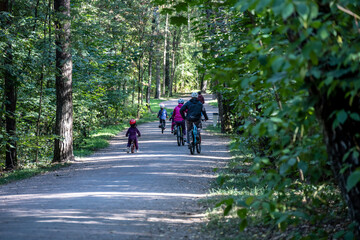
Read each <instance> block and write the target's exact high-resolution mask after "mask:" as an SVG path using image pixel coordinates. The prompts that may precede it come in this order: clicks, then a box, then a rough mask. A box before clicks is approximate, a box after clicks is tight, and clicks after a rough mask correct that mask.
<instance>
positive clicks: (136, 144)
mask: <svg viewBox="0 0 360 240" xmlns="http://www.w3.org/2000/svg"><path fill="white" fill-rule="evenodd" d="M134 141H135V148H136V150H139V143H138V140H137V138H135V140H134Z"/></svg>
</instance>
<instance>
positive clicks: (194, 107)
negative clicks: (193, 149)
mask: <svg viewBox="0 0 360 240" xmlns="http://www.w3.org/2000/svg"><path fill="white" fill-rule="evenodd" d="M186 110H187V114H186V116H185V111H186ZM180 114H181V116H182V118H183V119H185V120H186V129H187V139H190V133H191V130H192V128H193V123H195V125H196V127H197V128H199V129H200V128H201V127H202V126H201V125H202V124H201V114H203V116H204V117H205V121H206V120H209V118H208V116H207V114H206V111H205V108H204V105H203V104H202V103H201V102H200V101H199V100H198V93H197V92H193V93H192V94H191V99H190V101H187V102H186V103H185V104H184V105H183V106H182V107H181V109H180ZM199 140H200V141H201V139H199ZM187 143H188V146H189V147H190V141H187Z"/></svg>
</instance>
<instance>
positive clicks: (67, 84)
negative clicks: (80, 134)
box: [53, 0, 74, 162]
mask: <svg viewBox="0 0 360 240" xmlns="http://www.w3.org/2000/svg"><path fill="white" fill-rule="evenodd" d="M54 10H55V15H56V19H55V31H56V40H55V45H56V123H55V134H56V135H57V136H58V138H57V139H56V140H55V145H54V158H53V162H64V161H69V160H73V159H74V154H73V102H72V57H71V48H70V0H55V1H54Z"/></svg>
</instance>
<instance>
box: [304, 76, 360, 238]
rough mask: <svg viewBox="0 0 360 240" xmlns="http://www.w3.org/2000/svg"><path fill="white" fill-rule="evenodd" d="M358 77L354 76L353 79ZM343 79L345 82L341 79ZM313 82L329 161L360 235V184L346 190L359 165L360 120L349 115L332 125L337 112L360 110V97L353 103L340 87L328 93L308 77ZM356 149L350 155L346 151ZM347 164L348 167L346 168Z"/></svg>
mask: <svg viewBox="0 0 360 240" xmlns="http://www.w3.org/2000/svg"><path fill="white" fill-rule="evenodd" d="M354 78H358V76H357V75H354V76H353V78H352V77H349V79H354ZM340 81H346V79H342V80H340ZM307 82H308V83H310V84H311V86H312V87H311V88H310V97H311V98H312V99H316V101H317V102H316V104H315V111H316V115H317V118H318V120H319V121H320V123H321V125H322V126H323V132H324V139H325V143H326V148H327V153H328V158H329V161H330V162H331V167H332V170H333V173H334V175H335V178H336V179H337V181H338V183H339V186H340V189H341V192H342V195H343V197H344V199H345V201H346V203H347V205H348V207H349V213H350V216H351V218H352V219H353V220H354V221H355V222H356V224H357V226H356V229H355V230H356V234H357V236H358V237H359V236H360V227H359V226H360V183H357V184H356V186H355V187H353V188H352V189H351V190H350V191H348V190H347V188H346V186H347V180H348V178H349V176H350V175H351V173H353V172H355V171H356V169H359V168H360V158H359V155H356V154H357V153H358V152H359V146H360V137H359V135H358V131H357V130H355V129H360V121H357V120H354V119H352V118H351V117H350V116H348V117H347V119H346V120H345V122H344V123H343V124H340V125H339V126H337V127H335V128H334V127H333V123H334V121H335V120H336V114H333V113H334V111H339V110H344V111H345V112H347V113H360V105H359V104H358V103H359V102H360V98H359V97H358V96H359V95H357V97H355V99H354V101H353V104H350V103H349V102H350V101H349V98H348V97H347V96H346V91H343V90H342V89H340V88H337V89H336V90H335V91H333V93H332V94H331V95H330V96H328V93H327V89H318V88H317V86H319V85H318V84H314V81H313V80H310V79H307ZM349 151H353V153H352V154H349V155H348V156H347V157H345V158H344V156H346V154H347V153H348V152H349ZM347 167H348V168H347Z"/></svg>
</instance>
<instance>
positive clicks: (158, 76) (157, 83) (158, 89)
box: [155, 56, 161, 99]
mask: <svg viewBox="0 0 360 240" xmlns="http://www.w3.org/2000/svg"><path fill="white" fill-rule="evenodd" d="M160 71H161V70H160V58H159V56H157V57H156V91H155V98H156V99H159V98H160V97H161V83H160V81H161V76H160Z"/></svg>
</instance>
